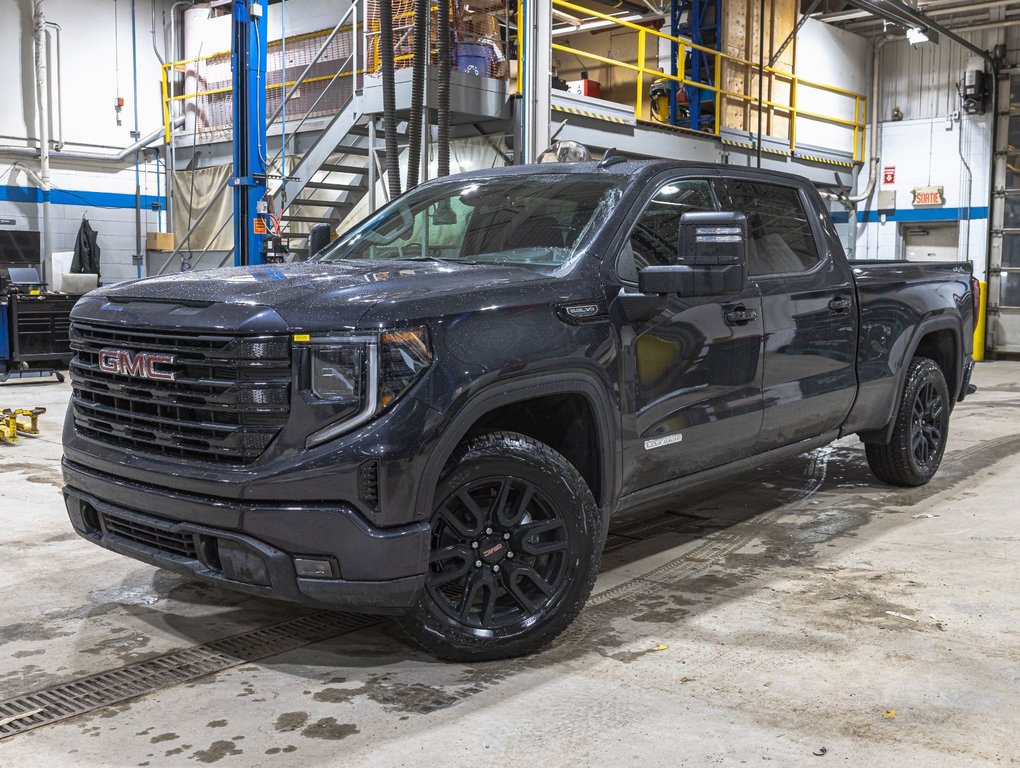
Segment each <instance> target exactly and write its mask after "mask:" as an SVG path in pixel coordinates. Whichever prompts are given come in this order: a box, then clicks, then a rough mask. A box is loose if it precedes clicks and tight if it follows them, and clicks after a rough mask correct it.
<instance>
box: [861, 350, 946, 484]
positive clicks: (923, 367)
mask: <svg viewBox="0 0 1020 768" xmlns="http://www.w3.org/2000/svg"><path fill="white" fill-rule="evenodd" d="M949 413H950V398H949V388H948V387H947V386H946V379H945V376H944V375H943V373H942V369H941V368H939V366H938V364H937V363H936V362H935V361H934V360H931V359H930V358H927V357H915V358H914V359H913V360H912V361H911V362H910V367H909V368H908V370H907V378H906V382H905V383H904V385H903V395H902V397H901V399H900V403H899V407H898V408H897V411H896V421H895V424H894V425H893V431H892V438H891V439H890V441H889V442H888V443H884V444H878V443H869V444H867V445H866V446H865V451H866V453H867V456H868V464H869V466H870V467H871V471H872V472H874V473H875V476H876V477H877V478H878V479H879V480H882V481H884V482H887V483H890V484H892V485H900V486H904V487H908V488H909V487H914V486H918V485H924V484H925V483H927V482H928V481H929V480H931V479H932V477H934V476H935V473H936V472H937V471H938V469H939V466H940V465H941V464H942V457H943V455H944V454H945V451H946V441H947V440H948V439H949Z"/></svg>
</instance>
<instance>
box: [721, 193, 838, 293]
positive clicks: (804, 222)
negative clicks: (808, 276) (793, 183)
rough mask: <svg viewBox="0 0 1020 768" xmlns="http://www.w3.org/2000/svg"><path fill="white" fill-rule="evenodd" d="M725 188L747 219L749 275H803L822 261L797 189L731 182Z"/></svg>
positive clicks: (734, 208) (736, 208)
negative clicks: (796, 273) (793, 273)
mask: <svg viewBox="0 0 1020 768" xmlns="http://www.w3.org/2000/svg"><path fill="white" fill-rule="evenodd" d="M727 187H728V189H729V193H730V200H731V202H732V203H733V210H735V211H737V212H738V213H743V214H744V215H746V216H747V228H748V233H749V235H750V242H749V243H748V272H749V273H750V274H751V275H752V276H762V275H783V274H789V273H791V272H804V271H806V270H808V269H811V268H812V267H813V266H815V265H816V264H817V263H818V262H819V261H820V260H821V259H820V257H819V255H818V245H817V244H816V243H815V236H814V232H812V230H811V224H810V222H809V221H808V218H807V214H806V212H805V210H804V204H803V202H801V199H800V193H799V192H798V191H797V190H796V189H794V188H793V187H782V186H778V185H776V184H762V183H759V182H752V181H734V180H732V179H731V180H729V181H728V182H727Z"/></svg>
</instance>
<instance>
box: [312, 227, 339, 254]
mask: <svg viewBox="0 0 1020 768" xmlns="http://www.w3.org/2000/svg"><path fill="white" fill-rule="evenodd" d="M332 230H333V228H332V227H331V226H330V225H329V224H315V225H313V226H312V230H311V232H309V233H308V258H309V259H311V258H312V257H313V256H317V255H318V254H319V252H320V251H322V249H324V248H325V247H326V246H327V245H329V243H330V237H331V235H332Z"/></svg>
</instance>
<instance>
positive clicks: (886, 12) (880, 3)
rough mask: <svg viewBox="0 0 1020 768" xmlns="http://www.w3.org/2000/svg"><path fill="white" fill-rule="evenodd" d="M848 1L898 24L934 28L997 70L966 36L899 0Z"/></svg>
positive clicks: (984, 52) (991, 58)
mask: <svg viewBox="0 0 1020 768" xmlns="http://www.w3.org/2000/svg"><path fill="white" fill-rule="evenodd" d="M850 3H851V5H855V6H857V7H858V8H862V9H863V10H865V11H870V12H871V13H873V14H874V15H875V16H878V17H879V18H883V19H888V20H890V21H894V22H896V23H899V24H902V23H903V22H904V21H910V22H913V23H915V24H917V26H918V27H922V28H926V29H931V30H934V31H936V32H938V33H939V34H940V35H942V36H943V37H945V38H946V39H948V40H952V41H953V42H954V43H957V44H958V45H962V46H963V47H964V48H966V49H967V50H969V51H973V52H974V53H976V54H977V55H978V56H980V57H981V58H982V59H984V60H985V61H986V62H987V63H988V66H989V67H990V68H991V70H992V72H998V63H997V62H996V61H995V58H994V57H993V56H992V54H990V53H989V52H988V51H986V50H984V49H983V48H982V47H981V46H979V45H975V44H974V43H972V42H971V41H970V40H968V39H967V38H965V37H961V36H960V35H958V34H956V33H955V32H953V31H952V30H951V29H949V28H947V27H944V26H942V25H941V24H939V23H938V22H937V21H935V19H933V18H932V17H931V16H927V15H925V14H924V13H921V12H920V11H918V10H917V9H916V8H912V7H910V6H909V5H907V4H906V3H903V2H901V1H900V0H850Z"/></svg>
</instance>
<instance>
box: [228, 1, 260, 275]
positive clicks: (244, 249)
mask: <svg viewBox="0 0 1020 768" xmlns="http://www.w3.org/2000/svg"><path fill="white" fill-rule="evenodd" d="M232 12H233V29H232V31H233V44H232V48H231V63H232V65H233V79H234V91H233V95H234V99H233V102H234V175H233V177H232V178H231V180H230V184H231V186H232V187H233V188H234V264H235V265H237V266H245V265H248V264H262V263H263V262H264V261H265V258H264V255H263V244H264V242H265V239H266V235H267V233H268V227H267V224H266V219H267V218H268V216H267V213H268V209H267V205H268V200H267V195H266V192H267V186H266V170H267V169H266V165H267V161H266V156H267V155H266V153H267V141H266V58H267V56H268V52H269V41H268V36H269V24H268V22H267V16H268V13H269V0H234V3H233V7H232Z"/></svg>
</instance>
